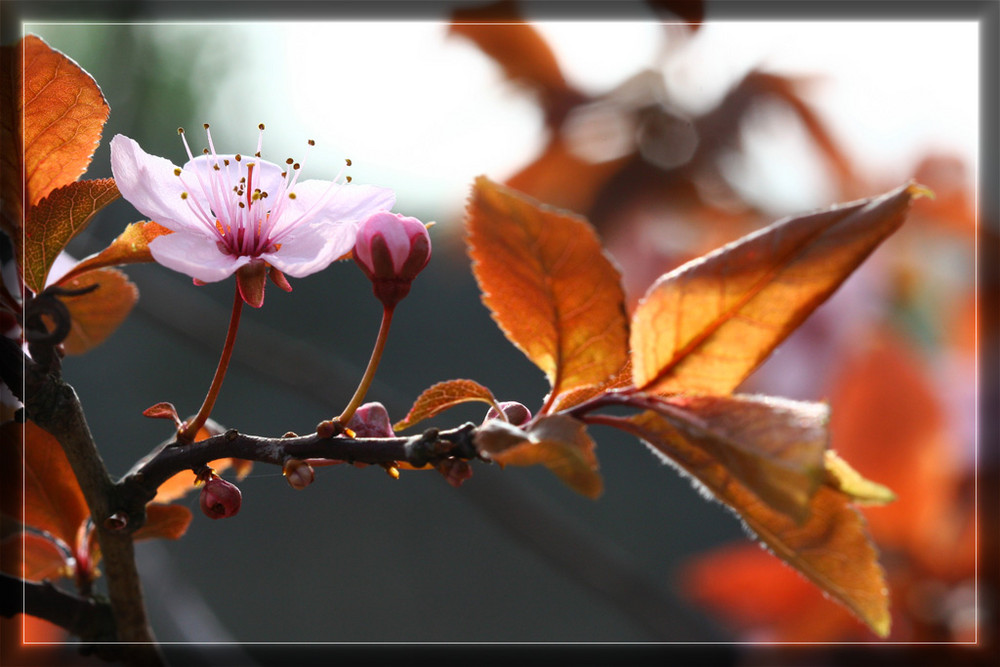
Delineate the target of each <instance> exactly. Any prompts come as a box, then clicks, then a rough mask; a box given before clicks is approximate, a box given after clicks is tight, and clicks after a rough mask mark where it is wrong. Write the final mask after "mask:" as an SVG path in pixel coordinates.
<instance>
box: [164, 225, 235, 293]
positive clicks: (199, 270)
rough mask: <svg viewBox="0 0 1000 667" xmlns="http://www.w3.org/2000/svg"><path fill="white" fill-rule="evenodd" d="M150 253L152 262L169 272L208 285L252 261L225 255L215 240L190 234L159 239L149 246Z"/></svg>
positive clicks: (165, 236) (183, 233) (184, 233)
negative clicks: (181, 274) (175, 272)
mask: <svg viewBox="0 0 1000 667" xmlns="http://www.w3.org/2000/svg"><path fill="white" fill-rule="evenodd" d="M149 252H150V253H151V254H152V255H153V259H155V260H156V261H157V262H159V263H160V264H162V265H163V266H165V267H167V268H168V269H173V270H174V271H180V272H181V273H186V274H187V275H189V276H191V277H192V278H195V279H197V280H200V281H202V282H206V283H214V282H217V281H219V280H222V279H223V278H226V277H228V276H231V275H232V274H233V272H234V271H236V269H238V268H240V267H241V266H243V265H244V264H247V263H249V262H250V260H251V259H252V258H250V257H246V256H244V257H234V256H232V255H228V254H225V253H223V252H222V251H221V250H219V248H218V246H217V245H216V244H215V242H214V241H213V240H211V239H209V238H208V237H206V236H204V235H203V234H196V233H191V232H187V231H179V232H174V233H173V234H166V235H164V236H158V237H156V238H155V239H153V241H152V243H150V244H149Z"/></svg>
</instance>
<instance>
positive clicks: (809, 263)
mask: <svg viewBox="0 0 1000 667" xmlns="http://www.w3.org/2000/svg"><path fill="white" fill-rule="evenodd" d="M916 194H918V188H917V186H903V187H900V188H897V189H896V190H893V191H891V192H889V193H887V194H884V195H882V196H881V197H876V198H873V199H866V200H863V201H860V202H855V203H852V204H847V205H843V206H838V207H836V208H832V209H827V210H824V211H820V212H818V213H812V214H810V215H806V216H801V217H797V218H789V219H786V220H782V221H779V222H776V223H774V224H773V225H771V226H770V227H767V228H765V229H762V230H760V231H758V232H755V233H753V234H750V235H749V236H746V237H744V238H743V239H741V240H739V241H737V242H735V243H732V244H729V245H726V246H724V247H722V248H720V249H718V250H716V251H715V252H712V253H710V254H708V255H706V256H704V257H701V258H699V259H696V260H694V261H692V262H689V263H688V264H685V265H684V266H682V267H680V268H678V269H677V270H675V271H672V272H670V273H668V274H666V275H664V276H662V277H661V278H660V279H659V280H657V281H656V283H654V284H653V286H652V287H651V288H650V289H649V291H648V292H647V293H646V296H645V297H644V298H643V299H642V301H641V302H640V303H639V306H638V307H637V308H636V311H635V313H634V315H633V318H632V337H631V346H632V365H633V375H634V377H635V384H636V386H637V387H639V388H640V389H644V390H648V391H651V392H655V393H671V392H682V391H694V392H704V393H710V394H727V393H729V392H731V391H732V390H733V389H735V388H736V387H737V386H738V385H739V384H740V382H742V381H743V380H744V378H746V377H747V375H749V374H750V373H751V372H752V371H753V370H754V369H755V368H756V367H757V366H758V365H760V363H761V362H763V361H764V359H765V358H766V357H767V355H768V354H770V353H771V351H772V350H773V349H774V348H775V347H776V346H777V345H778V344H779V343H780V342H781V341H782V340H784V339H785V337H786V336H788V334H790V333H791V332H792V331H794V330H795V328H796V327H798V326H799V325H800V324H801V323H802V321H803V320H804V319H805V318H806V317H807V316H808V315H809V314H810V313H811V312H812V311H813V310H815V308H816V307H817V306H819V305H820V304H821V303H823V301H825V300H826V299H827V298H828V297H829V296H830V295H831V294H832V293H833V292H834V290H836V289H837V287H838V286H839V285H840V283H841V282H843V281H844V279H846V278H847V277H848V276H849V275H850V274H851V272H853V271H854V269H855V268H857V267H858V265H859V264H860V263H861V262H862V261H864V259H865V258H866V257H867V256H868V255H869V254H870V253H871V252H872V251H873V250H874V249H875V248H876V247H877V246H878V244H879V243H881V242H882V240H883V239H885V238H886V237H887V236H888V235H889V234H891V233H892V232H894V231H895V230H896V229H897V228H898V227H899V226H900V225H901V224H902V223H903V219H904V217H905V214H906V210H907V208H908V207H909V204H910V201H911V200H912V198H913V197H914V196H915V195H916Z"/></svg>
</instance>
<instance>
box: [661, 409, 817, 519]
mask: <svg viewBox="0 0 1000 667" xmlns="http://www.w3.org/2000/svg"><path fill="white" fill-rule="evenodd" d="M653 404H654V405H653V406H651V407H652V408H653V409H654V410H656V411H657V412H659V413H660V415H661V416H662V417H664V418H665V419H666V420H667V421H669V422H670V424H671V426H673V427H674V428H675V429H676V432H675V433H674V434H673V435H674V436H675V437H674V438H673V439H672V440H663V441H661V442H658V443H657V445H658V446H659V447H660V450H661V452H662V453H663V454H665V455H667V456H670V457H673V452H672V450H671V445H672V444H673V443H674V442H676V440H677V439H678V438H680V439H683V440H684V443H683V451H687V450H688V449H689V448H692V447H693V448H696V449H699V450H701V451H702V452H703V453H704V454H707V455H708V456H709V457H710V458H711V459H712V460H713V462H714V464H717V465H719V466H722V467H723V468H724V469H725V470H726V473H727V474H728V475H731V476H732V477H734V478H735V479H737V480H739V482H740V483H741V484H743V486H745V487H747V488H748V489H749V490H751V491H752V492H753V493H755V494H756V495H757V496H758V497H759V498H760V499H761V500H763V501H764V502H766V503H767V504H768V505H770V506H771V507H772V508H773V509H775V510H777V511H778V512H781V513H783V514H786V515H788V516H790V517H792V518H794V519H796V520H797V521H803V520H805V519H806V517H807V516H808V513H809V500H810V498H812V496H813V494H814V493H816V490H817V488H819V485H820V484H821V483H822V481H823V479H824V467H823V463H824V454H825V453H826V451H827V446H828V444H829V434H828V432H827V421H828V417H829V410H828V409H827V406H826V405H824V404H822V403H806V402H802V401H790V400H787V399H779V398H772V397H765V396H692V397H676V398H673V399H670V400H664V401H656V400H654V401H653Z"/></svg>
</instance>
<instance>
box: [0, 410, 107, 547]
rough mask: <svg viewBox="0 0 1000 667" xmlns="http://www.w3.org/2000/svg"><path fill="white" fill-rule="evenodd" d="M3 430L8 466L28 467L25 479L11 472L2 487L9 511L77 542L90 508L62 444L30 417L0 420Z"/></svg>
mask: <svg viewBox="0 0 1000 667" xmlns="http://www.w3.org/2000/svg"><path fill="white" fill-rule="evenodd" d="M0 435H2V436H3V437H2V439H0V440H2V444H0V453H2V456H3V469H4V470H23V471H24V478H23V485H22V483H21V476H20V475H11V476H9V478H8V481H9V482H11V483H7V484H4V485H3V487H2V490H0V493H2V498H3V512H4V514H7V515H8V516H10V517H12V518H14V519H16V520H17V521H21V522H22V523H23V524H24V525H25V526H30V527H32V528H36V529H38V530H43V531H46V532H48V533H51V534H52V535H54V536H55V537H57V538H59V539H60V540H62V541H63V542H65V543H66V544H67V545H69V546H70V548H72V547H73V546H74V545H75V544H76V539H77V531H78V530H79V528H80V526H81V525H82V524H83V522H84V521H86V520H87V518H88V517H89V516H90V510H89V509H88V508H87V502H86V500H84V498H83V491H81V490H80V485H79V484H78V483H77V481H76V476H75V475H74V474H73V468H72V467H70V464H69V460H68V459H67V458H66V454H64V453H63V450H62V446H61V445H60V444H59V442H58V441H57V440H56V439H55V438H54V437H53V436H52V435H51V434H49V433H48V432H47V431H45V430H43V429H42V428H41V427H39V426H37V425H36V424H35V423H34V422H31V421H27V422H25V423H23V424H19V423H16V422H7V423H6V424H3V425H0ZM22 500H23V502H22ZM22 512H23V513H22ZM22 517H23V518H22Z"/></svg>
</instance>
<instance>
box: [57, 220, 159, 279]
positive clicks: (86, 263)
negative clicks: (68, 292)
mask: <svg viewBox="0 0 1000 667" xmlns="http://www.w3.org/2000/svg"><path fill="white" fill-rule="evenodd" d="M170 233H172V232H171V230H169V229H167V228H166V227H164V226H163V225H161V224H159V223H157V222H133V223H132V224H130V225H129V226H128V227H126V228H125V231H124V232H122V233H121V234H119V235H118V238H116V239H115V240H114V241H112V242H111V245H109V246H108V247H107V248H105V249H104V250H102V251H101V252H99V253H95V254H93V255H90V256H89V257H85V258H84V259H83V260H81V261H80V263H79V264H77V265H76V266H74V267H73V268H72V269H70V271H69V272H68V273H66V275H65V276H63V277H62V278H61V279H60V280H59V283H60V284H62V283H63V282H64V281H66V280H71V279H73V278H75V277H76V276H79V275H80V274H82V273H86V272H87V271H92V270H94V269H101V268H105V267H110V266H121V265H122V264H137V263H141V262H152V261H153V255H152V254H151V253H150V252H149V244H150V243H151V242H152V240H153V239H155V238H156V237H157V236H162V235H163V234H170Z"/></svg>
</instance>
